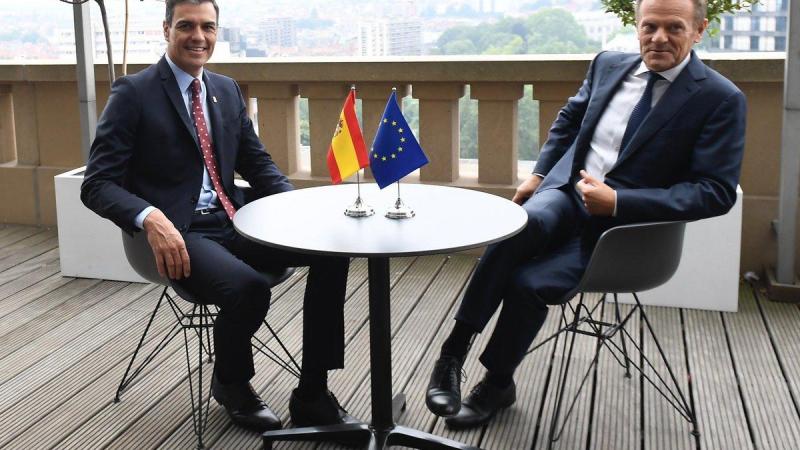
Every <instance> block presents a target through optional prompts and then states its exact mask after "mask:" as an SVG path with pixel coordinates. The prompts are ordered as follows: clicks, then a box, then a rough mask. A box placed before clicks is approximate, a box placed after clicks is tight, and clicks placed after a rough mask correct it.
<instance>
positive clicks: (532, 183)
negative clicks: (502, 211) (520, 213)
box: [511, 174, 542, 205]
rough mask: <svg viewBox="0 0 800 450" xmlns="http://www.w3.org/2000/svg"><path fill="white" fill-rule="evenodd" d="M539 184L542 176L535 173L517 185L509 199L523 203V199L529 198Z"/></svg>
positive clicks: (519, 203)
mask: <svg viewBox="0 0 800 450" xmlns="http://www.w3.org/2000/svg"><path fill="white" fill-rule="evenodd" d="M540 184H542V177H540V176H539V175H536V174H533V175H531V176H530V178H528V179H527V180H525V181H523V182H522V184H520V185H519V187H518V188H517V192H515V193H514V198H512V199H511V201H512V202H514V203H516V204H518V205H521V204H523V203H525V200H527V199H529V198H531V196H532V195H533V193H534V192H536V189H537V188H538V187H539V185H540Z"/></svg>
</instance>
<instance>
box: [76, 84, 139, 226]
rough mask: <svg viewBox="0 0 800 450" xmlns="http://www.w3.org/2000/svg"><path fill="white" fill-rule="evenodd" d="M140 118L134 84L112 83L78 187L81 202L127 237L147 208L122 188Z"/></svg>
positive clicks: (137, 96)
mask: <svg viewBox="0 0 800 450" xmlns="http://www.w3.org/2000/svg"><path fill="white" fill-rule="evenodd" d="M140 114H141V107H140V105H139V95H138V94H137V92H136V88H135V86H134V85H133V83H131V81H130V80H129V79H127V78H124V77H123V78H120V79H118V80H117V81H115V82H114V85H113V86H112V89H111V95H110V96H109V98H108V104H107V105H106V107H105V109H104V110H103V114H102V115H101V116H100V120H99V121H98V123H97V132H96V135H95V139H94V142H92V148H91V151H90V153H89V161H88V163H87V164H86V173H85V174H84V179H83V183H82V184H81V201H83V203H84V204H85V205H86V206H87V207H88V208H89V209H91V210H92V211H94V212H95V213H97V214H99V215H100V216H102V217H105V218H106V219H110V220H111V221H112V222H114V223H115V224H116V225H117V226H119V227H120V228H122V229H123V230H125V231H127V232H129V233H132V232H134V231H136V230H137V228H136V225H135V223H134V219H135V217H136V215H137V214H139V213H140V212H141V211H142V210H144V209H145V208H147V207H148V206H150V203H148V202H147V201H145V200H143V199H142V198H140V197H138V196H136V195H134V194H132V193H130V192H128V191H127V190H126V189H125V188H123V187H122V186H123V180H124V179H125V175H126V171H127V168H128V162H129V161H130V159H131V157H132V155H133V151H134V145H135V142H136V129H137V124H138V122H139V118H140Z"/></svg>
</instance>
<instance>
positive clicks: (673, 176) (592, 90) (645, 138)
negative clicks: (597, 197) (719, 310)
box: [535, 52, 746, 222]
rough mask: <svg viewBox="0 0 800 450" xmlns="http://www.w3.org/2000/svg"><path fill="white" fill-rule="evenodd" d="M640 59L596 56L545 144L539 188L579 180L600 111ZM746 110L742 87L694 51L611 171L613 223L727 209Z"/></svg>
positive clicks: (732, 196) (739, 158)
mask: <svg viewBox="0 0 800 450" xmlns="http://www.w3.org/2000/svg"><path fill="white" fill-rule="evenodd" d="M640 62H641V57H640V56H639V55H638V54H623V53H616V52H604V53H600V54H599V55H597V57H596V58H595V59H594V61H592V63H591V65H590V67H589V71H588V73H587V75H586V79H585V80H584V81H583V85H582V86H581V88H580V89H579V91H578V93H577V94H576V95H575V96H574V97H571V98H570V99H569V100H568V102H567V104H566V105H565V106H564V107H563V108H562V109H561V111H560V112H559V114H558V118H557V119H556V121H555V122H554V123H553V126H552V127H551V129H550V132H549V135H548V138H547V141H546V142H545V144H544V145H543V146H542V150H541V153H540V156H539V160H538V161H537V163H536V169H535V172H536V173H539V174H542V175H545V178H544V180H543V181H542V184H541V186H540V187H539V190H545V189H554V188H561V187H563V186H564V185H566V184H568V183H570V181H571V180H572V181H574V178H573V177H574V176H575V174H576V173H577V172H578V171H579V170H580V169H583V168H584V163H585V160H586V155H587V153H588V152H589V147H590V143H591V140H592V135H593V134H594V130H595V128H596V126H597V122H598V121H599V120H600V116H601V115H602V114H603V112H604V111H605V109H606V106H607V105H608V103H609V101H610V100H611V98H612V97H613V96H614V93H615V92H616V91H617V89H618V87H619V86H620V83H621V82H622V80H623V79H624V78H625V76H626V75H627V74H628V73H629V72H630V71H631V70H633V69H634V67H636V66H638V65H639V63H640ZM745 115H746V104H745V97H744V95H743V94H742V92H741V91H740V90H739V89H738V88H737V87H736V86H735V85H734V84H733V83H731V82H730V81H728V80H727V79H726V78H724V77H723V76H722V75H720V74H719V73H717V72H716V71H714V70H712V69H711V68H709V67H707V66H706V65H705V64H703V62H702V61H700V59H699V58H698V57H697V55H696V54H695V53H694V52H692V54H691V60H690V61H689V63H688V65H687V66H686V67H685V68H684V70H683V71H681V73H680V74H679V75H678V77H677V78H676V79H675V80H674V81H673V82H672V83H671V84H670V86H669V87H668V88H667V91H666V92H665V93H664V95H663V97H661V100H660V101H659V102H658V103H657V104H656V106H655V107H654V108H653V109H652V110H651V111H650V114H649V115H648V116H647V118H646V119H645V121H644V122H643V123H642V125H641V127H640V128H639V131H638V132H637V133H636V134H635V135H634V136H633V137H632V138H631V141H630V145H629V146H628V148H627V149H626V150H625V151H624V152H622V153H621V154H620V155H619V157H618V159H617V162H616V164H615V165H614V166H613V167H612V169H611V171H609V172H608V174H607V175H606V179H605V182H606V184H608V185H609V186H610V187H612V188H613V189H615V190H616V191H617V216H616V219H612V221H613V222H644V221H659V220H694V219H701V218H705V217H711V216H715V215H720V214H724V213H725V212H727V211H728V210H729V209H730V208H731V207H732V206H733V204H734V203H735V201H736V186H737V184H738V182H739V172H740V169H741V162H742V155H743V153H744V133H745Z"/></svg>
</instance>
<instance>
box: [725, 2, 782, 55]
mask: <svg viewBox="0 0 800 450" xmlns="http://www.w3.org/2000/svg"><path fill="white" fill-rule="evenodd" d="M788 6H789V0H761V3H759V4H757V5H754V6H753V11H752V12H738V13H736V14H725V15H724V16H722V21H721V23H720V32H719V35H718V36H715V37H714V38H713V39H712V44H711V48H709V50H710V51H726V52H728V51H748V52H764V51H766V52H770V51H781V52H782V51H786V30H787V8H788Z"/></svg>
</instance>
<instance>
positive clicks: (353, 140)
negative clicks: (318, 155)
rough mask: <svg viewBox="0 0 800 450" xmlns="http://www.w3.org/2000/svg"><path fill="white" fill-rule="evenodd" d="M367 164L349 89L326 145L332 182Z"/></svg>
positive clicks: (354, 103)
mask: <svg viewBox="0 0 800 450" xmlns="http://www.w3.org/2000/svg"><path fill="white" fill-rule="evenodd" d="M367 166H369V155H367V148H366V146H365V145H364V137H363V136H361V128H360V127H359V126H358V118H357V117H356V94H355V89H352V90H350V93H349V94H348V95H347V98H346V99H345V101H344V106H343V107H342V113H341V114H339V123H338V124H337V125H336V131H334V132H333V139H332V140H331V146H330V147H328V170H330V172H331V180H332V181H333V184H339V183H341V182H342V180H343V179H345V178H347V177H349V176H351V175H353V174H354V173H356V172H358V170H359V169H361V168H362V167H367Z"/></svg>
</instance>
